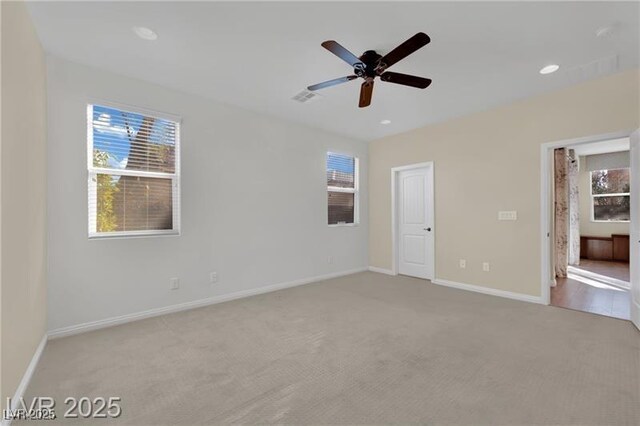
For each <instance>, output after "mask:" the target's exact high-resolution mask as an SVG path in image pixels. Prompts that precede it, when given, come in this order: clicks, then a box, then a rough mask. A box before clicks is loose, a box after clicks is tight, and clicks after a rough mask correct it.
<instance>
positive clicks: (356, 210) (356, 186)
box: [324, 151, 360, 228]
mask: <svg viewBox="0 0 640 426" xmlns="http://www.w3.org/2000/svg"><path fill="white" fill-rule="evenodd" d="M331 154H334V155H342V156H345V157H351V158H353V188H343V187H339V186H329V185H328V184H327V182H326V179H327V165H328V160H329V155H331ZM324 160H325V164H324V176H325V187H326V189H327V190H326V197H325V199H326V200H327V209H326V213H327V226H328V227H330V228H338V227H342V226H358V225H359V224H360V159H359V158H358V156H356V155H354V154H347V153H344V152H337V151H327V153H326V154H325V158H324ZM329 192H343V193H347V194H353V222H345V223H329V202H328V195H329Z"/></svg>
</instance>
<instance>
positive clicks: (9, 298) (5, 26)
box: [0, 2, 47, 408]
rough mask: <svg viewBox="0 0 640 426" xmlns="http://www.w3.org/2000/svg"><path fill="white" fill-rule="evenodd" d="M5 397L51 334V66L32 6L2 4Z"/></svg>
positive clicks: (1, 291)
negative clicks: (48, 193) (47, 331)
mask: <svg viewBox="0 0 640 426" xmlns="http://www.w3.org/2000/svg"><path fill="white" fill-rule="evenodd" d="M1 7H2V132H1V133H2V144H1V150H2V156H1V163H0V164H1V165H0V182H1V189H0V194H1V202H2V203H1V206H2V215H1V230H2V233H1V246H0V247H1V248H0V250H1V253H2V263H1V273H0V280H1V281H0V284H1V287H0V294H1V310H0V315H1V321H0V322H1V325H0V328H1V337H2V340H1V349H0V354H1V363H0V364H1V368H2V370H1V371H2V378H1V380H0V386H1V389H0V394H1V395H0V396H1V400H2V407H3V408H4V405H5V402H6V398H7V397H8V396H13V393H14V392H15V390H16V388H17V386H18V384H19V383H20V380H21V379H22V376H23V375H24V372H25V370H26V368H27V366H28V365H29V362H30V361H31V358H32V357H33V354H34V352H35V350H36V348H37V346H38V344H39V343H40V341H41V339H42V337H43V335H44V333H45V328H46V327H45V326H46V324H45V321H46V306H47V303H46V181H45V176H46V162H45V158H46V129H45V111H46V109H45V64H44V55H43V51H42V48H41V46H40V43H39V41H38V39H37V37H36V34H35V31H34V28H33V25H32V23H31V20H30V17H29V15H28V13H27V9H26V7H25V5H24V3H22V2H2V6H1Z"/></svg>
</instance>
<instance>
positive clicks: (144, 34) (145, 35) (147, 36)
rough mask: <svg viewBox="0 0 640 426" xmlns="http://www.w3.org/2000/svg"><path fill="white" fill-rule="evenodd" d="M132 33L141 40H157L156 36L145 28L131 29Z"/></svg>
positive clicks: (149, 29)
mask: <svg viewBox="0 0 640 426" xmlns="http://www.w3.org/2000/svg"><path fill="white" fill-rule="evenodd" d="M133 32H134V33H136V35H137V36H138V37H140V38H141V39H143V40H149V41H153V40H156V39H157V38H158V34H157V33H156V32H155V31H153V30H152V29H151V28H147V27H133Z"/></svg>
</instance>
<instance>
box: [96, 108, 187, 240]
mask: <svg viewBox="0 0 640 426" xmlns="http://www.w3.org/2000/svg"><path fill="white" fill-rule="evenodd" d="M94 106H102V107H107V108H113V109H117V110H120V111H123V112H130V113H133V114H140V115H144V116H147V117H153V118H157V119H161V120H167V121H171V122H173V123H175V126H176V127H175V140H174V144H175V165H174V172H173V173H163V172H149V171H144V170H135V171H134V170H126V169H122V170H118V169H111V168H104V167H95V166H94V165H93V107H94ZM86 110H87V199H86V206H87V225H88V227H87V231H88V238H89V239H90V240H102V239H113V238H116V239H118V238H141V237H167V236H180V235H181V223H180V218H181V205H180V197H181V192H182V191H181V186H180V181H181V179H180V176H181V174H180V170H181V167H180V157H181V155H180V149H181V124H182V119H181V117H179V116H176V115H172V114H167V113H162V112H158V111H152V110H148V109H144V108H139V107H135V106H131V105H124V104H119V103H115V102H110V101H104V100H101V99H92V100H89V101H88V102H87V105H86ZM98 174H107V175H115V176H136V177H148V178H161V179H171V186H172V191H171V195H172V199H171V203H172V225H173V229H156V230H143V231H116V232H97V231H94V230H95V229H96V224H95V218H92V217H91V206H90V200H91V197H92V194H93V193H95V192H96V191H97V182H96V181H95V180H94V177H97V175H98ZM96 214H97V211H96Z"/></svg>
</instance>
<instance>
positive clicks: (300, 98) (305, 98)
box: [291, 90, 320, 104]
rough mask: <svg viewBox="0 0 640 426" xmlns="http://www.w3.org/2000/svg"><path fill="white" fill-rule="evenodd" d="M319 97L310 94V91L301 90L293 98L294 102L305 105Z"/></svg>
mask: <svg viewBox="0 0 640 426" xmlns="http://www.w3.org/2000/svg"><path fill="white" fill-rule="evenodd" d="M319 97H320V95H318V94H317V93H315V92H312V91H310V90H303V91H302V92H300V93H298V94H297V95H295V96H294V97H293V98H291V99H293V100H294V101H296V102H300V103H301V104H303V103H306V102H311V101H313V100H317V99H318V98H319Z"/></svg>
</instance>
